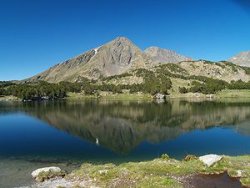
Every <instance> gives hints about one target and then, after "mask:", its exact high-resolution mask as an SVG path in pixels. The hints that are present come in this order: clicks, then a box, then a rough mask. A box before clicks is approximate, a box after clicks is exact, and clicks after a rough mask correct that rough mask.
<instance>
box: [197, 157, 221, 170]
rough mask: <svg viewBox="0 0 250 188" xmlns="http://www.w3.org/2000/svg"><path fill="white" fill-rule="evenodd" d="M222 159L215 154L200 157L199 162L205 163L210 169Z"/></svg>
mask: <svg viewBox="0 0 250 188" xmlns="http://www.w3.org/2000/svg"><path fill="white" fill-rule="evenodd" d="M221 159H222V156H219V155H215V154H209V155H203V156H200V157H199V160H200V161H201V162H203V163H204V164H205V165H207V166H208V167H210V166H212V165H214V164H215V163H217V162H218V161H220V160H221Z"/></svg>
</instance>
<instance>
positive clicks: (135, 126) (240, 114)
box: [0, 100, 250, 153]
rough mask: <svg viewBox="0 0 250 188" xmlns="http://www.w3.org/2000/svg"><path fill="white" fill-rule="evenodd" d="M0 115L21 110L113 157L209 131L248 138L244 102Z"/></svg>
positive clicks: (115, 104) (90, 106) (47, 107)
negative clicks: (233, 132)
mask: <svg viewBox="0 0 250 188" xmlns="http://www.w3.org/2000/svg"><path fill="white" fill-rule="evenodd" d="M0 111H1V112H2V113H4V112H11V111H21V112H25V113H26V114H28V115H31V116H34V117H36V118H38V119H40V120H42V121H45V122H46V123H48V124H49V125H50V126H53V127H55V128H57V129H59V130H62V131H65V132H67V133H69V134H71V135H74V136H77V137H79V138H81V139H84V140H88V141H90V142H92V143H96V144H98V145H101V146H104V147H106V148H108V149H110V150H112V151H114V152H117V153H129V152H130V151H131V150H133V149H134V148H135V147H136V146H138V145H139V144H140V143H142V142H144V141H147V142H149V143H160V142H162V141H167V140H170V139H175V138H176V137H178V136H179V135H181V134H183V133H186V132H189V131H192V130H195V129H201V130H203V129H208V128H212V127H215V126H222V125H223V126H231V127H233V128H234V129H235V130H236V131H237V132H239V133H240V134H244V135H250V125H249V120H250V103H245V102H244V103H237V102H235V103H227V102H215V101H205V102H187V101H168V102H166V103H163V104H156V103H152V102H122V101H97V100H90V101H82V102H72V101H71V102H66V101H57V102H45V103H26V104H15V105H14V104H12V105H1V108H0Z"/></svg>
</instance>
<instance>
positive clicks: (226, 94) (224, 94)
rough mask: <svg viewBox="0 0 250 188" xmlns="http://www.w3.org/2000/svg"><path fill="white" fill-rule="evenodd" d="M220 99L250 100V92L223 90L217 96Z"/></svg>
mask: <svg viewBox="0 0 250 188" xmlns="http://www.w3.org/2000/svg"><path fill="white" fill-rule="evenodd" d="M216 96H217V97H219V98H250V90H248V89H246V90H244V89H242V90H222V91H220V92H218V93H217V94H216Z"/></svg>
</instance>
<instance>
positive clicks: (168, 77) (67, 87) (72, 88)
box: [0, 64, 250, 100]
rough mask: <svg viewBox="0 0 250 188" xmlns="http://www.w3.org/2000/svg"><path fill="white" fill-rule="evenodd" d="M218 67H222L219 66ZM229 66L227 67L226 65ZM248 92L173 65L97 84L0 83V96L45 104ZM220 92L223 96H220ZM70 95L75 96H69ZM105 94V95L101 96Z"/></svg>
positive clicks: (83, 80)
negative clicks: (72, 100) (71, 100)
mask: <svg viewBox="0 0 250 188" xmlns="http://www.w3.org/2000/svg"><path fill="white" fill-rule="evenodd" d="M220 66H224V64H221V65H220ZM230 66H231V65H230ZM135 78H138V79H140V80H142V81H141V82H131V83H129V82H127V83H126V82H125V83H122V84H121V83H120V82H119V80H121V79H125V80H126V79H135ZM248 89H249V90H250V82H243V81H242V80H238V81H231V82H230V83H229V82H226V81H224V80H219V79H213V78H209V77H205V76H195V75H189V74H188V73H187V72H186V71H185V69H183V68H181V67H180V66H179V65H176V64H165V65H160V66H159V67H156V69H155V70H147V69H137V70H134V71H132V72H130V73H124V74H121V75H115V76H111V77H107V78H101V79H99V80H89V79H87V78H84V77H81V79H79V80H78V82H74V83H71V82H59V83H48V82H45V81H37V82H20V83H18V82H0V96H2V97H3V96H14V97H17V98H19V99H21V100H43V99H46V100H49V99H52V100H53V99H60V98H65V97H69V98H76V96H77V98H79V96H81V97H85V98H89V97H90V98H93V97H104V98H111V99H136V98H137V97H138V99H140V98H150V97H149V96H154V95H155V94H157V93H162V94H165V95H170V97H177V96H179V97H185V96H190V95H186V94H187V93H200V94H204V95H207V94H216V95H217V94H218V96H219V97H224V96H226V97H229V96H231V97H237V96H239V97H241V96H243V97H247V96H248V93H246V92H244V94H242V95H236V94H225V93H227V92H229V91H230V92H231V93H235V91H239V90H244V91H245V90H248ZM223 91H224V92H223ZM70 93H76V94H75V95H72V94H70ZM105 93H106V94H105Z"/></svg>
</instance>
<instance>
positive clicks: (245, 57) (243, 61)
mask: <svg viewBox="0 0 250 188" xmlns="http://www.w3.org/2000/svg"><path fill="white" fill-rule="evenodd" d="M228 61H230V62H232V63H235V64H237V65H240V66H245V67H250V51H247V52H241V53H239V54H237V55H236V56H234V57H232V58H230V59H229V60H228Z"/></svg>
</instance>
